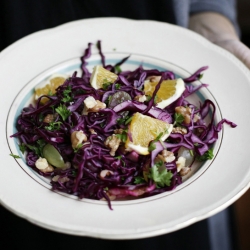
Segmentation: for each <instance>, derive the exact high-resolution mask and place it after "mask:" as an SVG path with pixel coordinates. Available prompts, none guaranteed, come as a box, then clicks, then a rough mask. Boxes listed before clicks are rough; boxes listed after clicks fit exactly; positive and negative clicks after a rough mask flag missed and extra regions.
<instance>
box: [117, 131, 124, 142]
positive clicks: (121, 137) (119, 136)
mask: <svg viewBox="0 0 250 250" xmlns="http://www.w3.org/2000/svg"><path fill="white" fill-rule="evenodd" d="M115 135H116V137H117V138H119V139H120V140H121V141H122V142H124V143H125V142H126V141H127V132H125V131H123V132H122V134H115Z"/></svg>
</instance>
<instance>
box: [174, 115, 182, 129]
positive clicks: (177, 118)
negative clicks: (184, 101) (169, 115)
mask: <svg viewBox="0 0 250 250" xmlns="http://www.w3.org/2000/svg"><path fill="white" fill-rule="evenodd" d="M183 121H184V116H183V115H182V114H179V113H175V114H174V126H177V127H178V126H181V124H182V123H183Z"/></svg>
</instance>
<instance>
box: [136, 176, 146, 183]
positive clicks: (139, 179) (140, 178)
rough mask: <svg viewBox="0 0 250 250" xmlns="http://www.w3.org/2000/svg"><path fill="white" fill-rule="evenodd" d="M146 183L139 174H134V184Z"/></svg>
mask: <svg viewBox="0 0 250 250" xmlns="http://www.w3.org/2000/svg"><path fill="white" fill-rule="evenodd" d="M143 183H146V181H145V179H144V178H143V177H141V176H136V177H135V180H134V184H143Z"/></svg>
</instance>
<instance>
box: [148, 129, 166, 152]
mask: <svg viewBox="0 0 250 250" xmlns="http://www.w3.org/2000/svg"><path fill="white" fill-rule="evenodd" d="M167 132H168V130H167V129H166V131H165V133H167ZM163 134H164V133H163V132H161V133H160V134H159V135H157V137H156V138H155V139H154V140H153V141H151V142H150V143H149V147H148V151H149V152H152V151H153V150H155V149H156V146H155V143H156V142H158V141H160V142H162V141H161V137H162V136H163ZM162 145H163V143H162ZM163 146H164V145H163Z"/></svg>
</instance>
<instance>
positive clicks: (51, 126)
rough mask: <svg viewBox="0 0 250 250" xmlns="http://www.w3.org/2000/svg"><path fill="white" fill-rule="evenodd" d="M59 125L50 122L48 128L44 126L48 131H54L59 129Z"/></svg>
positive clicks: (59, 123) (58, 123)
mask: <svg viewBox="0 0 250 250" xmlns="http://www.w3.org/2000/svg"><path fill="white" fill-rule="evenodd" d="M61 124H62V123H61V122H50V123H49V126H46V127H45V128H46V129H47V130H49V131H56V130H59V129H60V127H61Z"/></svg>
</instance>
